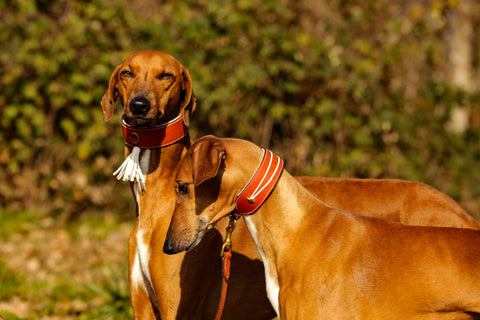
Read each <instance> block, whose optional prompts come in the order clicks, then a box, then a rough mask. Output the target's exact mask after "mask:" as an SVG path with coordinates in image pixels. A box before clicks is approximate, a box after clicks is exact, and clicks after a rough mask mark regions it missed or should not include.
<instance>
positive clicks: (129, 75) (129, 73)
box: [120, 70, 133, 78]
mask: <svg viewBox="0 0 480 320" xmlns="http://www.w3.org/2000/svg"><path fill="white" fill-rule="evenodd" d="M120 75H121V76H122V77H125V78H133V72H132V71H128V70H125V71H122V72H120Z"/></svg>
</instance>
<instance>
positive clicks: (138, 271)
mask: <svg viewBox="0 0 480 320" xmlns="http://www.w3.org/2000/svg"><path fill="white" fill-rule="evenodd" d="M149 163H150V149H145V150H143V152H142V154H141V156H140V168H141V170H142V173H143V175H144V179H146V175H147V173H148V165H149ZM133 193H134V196H135V200H136V202H137V205H138V230H137V234H136V238H137V252H136V254H135V260H134V263H133V267H132V274H131V279H132V281H133V283H134V284H135V285H136V286H137V287H138V286H141V287H142V288H143V289H145V290H146V291H147V292H148V293H149V295H150V297H151V298H152V296H151V294H153V295H154V296H155V292H152V291H154V288H153V283H152V280H151V277H150V269H149V268H148V266H149V262H150V247H149V245H148V244H147V243H145V241H144V235H145V234H144V230H143V229H142V210H141V209H142V208H141V206H140V200H141V197H140V195H141V194H142V190H141V187H140V186H139V184H138V183H135V186H134V189H133ZM145 282H147V283H145Z"/></svg>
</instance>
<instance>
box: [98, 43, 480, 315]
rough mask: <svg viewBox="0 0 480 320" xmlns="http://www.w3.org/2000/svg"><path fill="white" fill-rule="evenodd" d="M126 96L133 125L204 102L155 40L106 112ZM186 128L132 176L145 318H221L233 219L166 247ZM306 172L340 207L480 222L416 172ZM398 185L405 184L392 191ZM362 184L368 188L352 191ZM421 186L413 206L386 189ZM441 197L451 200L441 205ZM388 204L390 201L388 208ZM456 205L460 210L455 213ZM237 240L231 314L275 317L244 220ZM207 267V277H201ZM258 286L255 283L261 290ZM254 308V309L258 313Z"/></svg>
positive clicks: (111, 96)
mask: <svg viewBox="0 0 480 320" xmlns="http://www.w3.org/2000/svg"><path fill="white" fill-rule="evenodd" d="M116 100H119V102H120V104H121V105H122V107H123V117H122V122H123V123H124V127H123V128H124V129H125V128H127V129H128V130H131V129H132V128H133V129H139V130H142V129H147V130H148V129H151V128H156V127H159V126H160V127H161V126H162V125H163V124H165V123H170V122H171V121H172V120H174V119H176V118H178V117H179V116H181V117H182V121H183V122H184V125H185V127H186V128H187V129H188V126H189V125H190V116H191V114H192V113H193V112H194V110H195V107H196V99H195V95H194V92H193V89H192V80H191V76H190V73H189V72H188V70H187V69H186V68H185V67H184V66H183V65H182V64H180V62H178V60H176V59H175V58H174V57H172V56H171V55H169V54H167V53H164V52H161V51H154V50H149V51H140V52H137V53H134V54H132V55H131V56H129V57H128V58H127V59H126V60H125V61H124V62H123V63H121V64H120V65H119V66H118V67H116V68H115V70H114V71H113V73H112V75H111V77H110V81H109V86H108V89H107V91H106V92H105V94H104V96H103V98H102V101H101V106H102V109H103V113H104V121H105V122H108V121H110V120H111V119H112V117H113V115H114V105H115V101H116ZM125 133H126V134H127V136H126V141H127V140H128V141H129V142H128V145H127V146H126V147H125V155H126V156H129V155H130V154H131V152H132V149H133V147H132V143H133V142H135V141H131V140H132V139H131V138H132V137H130V134H132V135H133V137H135V133H136V132H130V133H129V131H124V134H125ZM183 133H184V134H185V136H184V137H183V138H181V139H180V140H178V141H177V142H176V143H174V144H172V145H169V146H166V147H156V146H155V147H149V146H148V145H147V146H144V147H142V148H141V150H142V151H141V154H140V159H139V162H140V164H141V166H142V167H143V168H142V171H143V174H144V175H145V191H144V192H143V191H142V188H141V187H140V186H139V183H138V182H133V183H131V189H132V193H133V196H134V200H135V203H136V224H135V227H134V229H133V230H132V232H131V234H130V238H129V243H128V247H129V284H130V296H131V302H132V308H133V311H134V315H135V319H155V318H156V319H159V318H161V319H164V320H165V319H166V320H168V319H188V320H190V319H199V318H201V319H211V318H213V317H214V315H215V312H216V309H217V304H218V297H219V295H220V287H221V272H222V271H221V262H220V258H219V257H218V253H217V252H219V251H220V247H221V245H222V244H221V239H223V238H224V237H225V227H226V226H227V223H228V221H227V220H222V221H219V222H218V224H217V230H218V231H216V230H211V231H210V232H209V234H208V235H207V236H206V238H205V240H204V241H203V244H202V245H201V246H199V247H197V249H196V252H190V253H188V254H186V255H177V256H175V257H171V256H168V255H166V254H164V253H163V251H162V245H163V242H164V239H165V236H166V233H167V228H168V225H169V223H170V220H171V217H172V214H173V209H174V205H175V193H174V191H173V189H172V188H173V185H174V179H175V173H176V171H177V169H178V164H179V162H180V159H181V158H182V157H183V155H184V154H185V153H186V152H187V149H188V148H189V147H190V144H191V139H190V137H189V135H188V131H187V132H183ZM133 140H134V139H133ZM156 140H158V139H156ZM156 140H155V141H156ZM298 179H299V180H300V181H301V182H302V183H304V184H305V186H306V187H307V188H309V189H310V190H311V191H312V192H314V193H316V194H317V195H318V196H320V197H321V199H322V201H324V202H326V203H332V204H334V205H338V206H339V207H340V208H341V207H342V206H349V205H350V206H354V209H355V210H353V211H356V212H357V213H360V214H362V213H363V214H370V215H372V214H380V215H382V216H384V217H387V218H392V219H398V220H397V221H400V222H403V223H416V224H423V225H429V224H432V225H440V226H462V227H465V228H478V223H476V221H474V220H473V219H472V218H471V217H469V216H468V214H467V213H465V212H464V211H463V210H462V209H461V208H460V206H459V205H458V204H457V203H455V202H454V201H453V200H451V199H450V198H448V197H447V196H446V195H444V194H442V193H440V192H427V191H428V190H426V189H428V187H425V188H424V187H419V185H420V184H418V183H415V182H411V183H407V182H405V183H400V184H398V185H395V186H394V185H392V184H389V183H388V182H387V181H384V180H371V181H369V182H368V183H356V182H355V181H353V180H350V179H339V180H336V179H333V180H330V179H329V178H321V177H317V178H309V177H303V178H298ZM352 182H355V183H352ZM388 185H390V186H392V188H394V189H395V188H398V189H397V190H394V191H392V192H390V193H387V194H385V193H382V190H387V186H388ZM329 186H330V187H329ZM342 189H345V190H347V189H348V190H349V194H351V195H350V196H347V197H346V200H348V201H346V200H344V199H345V192H331V193H328V192H327V191H328V190H342ZM424 189H425V190H424ZM364 190H369V191H368V192H365V191H364ZM354 194H359V195H360V196H358V197H355V196H352V195H354ZM406 195H408V196H406ZM412 195H415V197H416V198H418V199H423V200H422V201H421V202H418V203H417V204H416V207H415V206H406V205H405V204H406V203H407V202H406V201H391V198H388V199H387V198H385V197H387V196H388V197H393V198H394V199H397V200H398V199H405V200H407V199H410V198H411V196H412ZM379 199H385V202H386V203H384V201H381V203H379V201H378V200H379ZM433 203H438V205H439V206H444V208H448V210H447V209H445V210H443V211H438V210H433V209H435V208H433V207H432V204H433ZM397 206H398V207H397ZM371 208H375V210H370V209H371ZM380 208H385V210H384V211H380ZM346 209H350V208H346ZM415 209H418V210H415ZM456 211H458V212H459V213H458V214H454V212H456ZM398 212H402V214H401V215H399V214H397V213H398ZM457 216H459V217H460V218H458V217H457ZM232 240H233V242H234V243H236V244H241V245H238V246H235V247H234V251H233V264H232V275H231V278H230V281H229V291H228V297H227V301H226V305H225V309H224V312H223V319H245V318H249V319H253V320H254V319H271V318H273V317H275V312H274V310H273V308H272V307H271V306H270V303H269V301H268V299H267V295H266V291H265V279H264V276H263V264H262V262H261V260H260V259H261V257H260V255H259V253H258V251H257V249H256V246H255V243H254V242H253V240H252V238H251V236H250V234H249V233H248V230H247V229H246V226H245V224H244V222H243V220H241V221H239V223H238V225H237V228H236V230H235V233H234V235H233V239H232ZM237 247H238V250H237V249H236V248H237ZM198 273H200V274H202V277H197V274H198ZM252 288H255V294H253V295H252V293H251V291H252ZM245 310H248V311H249V312H250V314H248V316H246V315H245Z"/></svg>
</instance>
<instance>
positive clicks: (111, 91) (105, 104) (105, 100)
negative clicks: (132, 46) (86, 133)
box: [100, 65, 121, 122]
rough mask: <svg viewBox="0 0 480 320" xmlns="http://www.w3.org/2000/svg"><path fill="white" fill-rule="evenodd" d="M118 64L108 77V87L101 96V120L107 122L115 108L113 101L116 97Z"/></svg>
mask: <svg viewBox="0 0 480 320" xmlns="http://www.w3.org/2000/svg"><path fill="white" fill-rule="evenodd" d="M120 67H121V65H120V66H118V67H116V68H115V70H114V71H113V73H112V76H111V77H110V81H109V82H108V89H107V91H106V92H105V94H104V95H103V97H102V101H101V102H100V104H101V105H102V110H103V121H104V122H108V121H110V119H112V116H113V110H114V108H115V101H116V100H117V97H118V91H117V81H118V72H119V71H120Z"/></svg>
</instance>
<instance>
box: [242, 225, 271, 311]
mask: <svg viewBox="0 0 480 320" xmlns="http://www.w3.org/2000/svg"><path fill="white" fill-rule="evenodd" d="M243 218H244V219H245V223H246V225H247V228H248V231H249V232H250V234H251V235H252V238H253V241H255V245H256V246H257V249H258V251H259V252H260V256H261V257H262V260H263V266H264V268H265V284H266V286H267V296H268V300H270V303H271V304H272V307H273V309H274V310H275V312H276V313H277V317H278V319H280V307H279V303H278V293H279V291H280V288H279V286H278V277H277V276H276V273H275V274H272V270H270V261H268V260H267V256H266V255H265V252H264V251H263V249H262V247H261V246H260V244H259V242H258V236H257V228H256V227H255V224H254V223H253V222H252V221H251V219H250V217H248V216H244V217H243Z"/></svg>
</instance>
